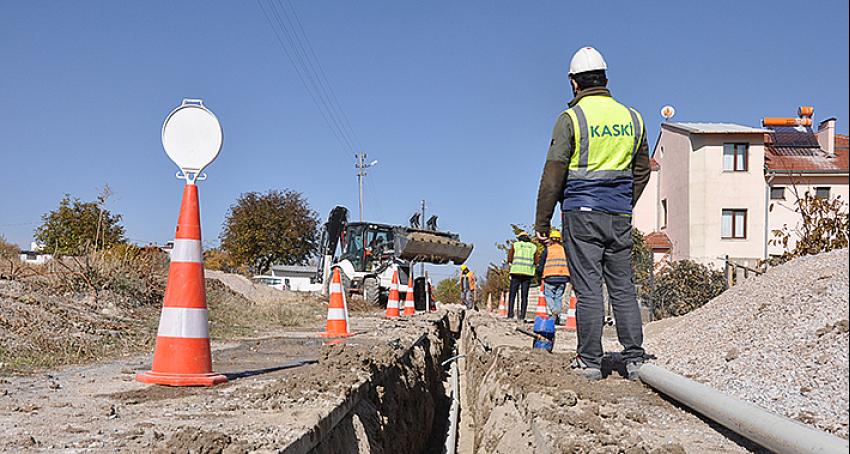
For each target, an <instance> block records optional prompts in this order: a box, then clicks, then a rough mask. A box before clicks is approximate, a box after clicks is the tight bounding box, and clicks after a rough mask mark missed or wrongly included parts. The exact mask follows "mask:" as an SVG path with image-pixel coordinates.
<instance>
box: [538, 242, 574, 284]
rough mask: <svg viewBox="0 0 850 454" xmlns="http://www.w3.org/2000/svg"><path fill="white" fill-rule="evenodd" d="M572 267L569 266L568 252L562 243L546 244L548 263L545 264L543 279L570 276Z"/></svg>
mask: <svg viewBox="0 0 850 454" xmlns="http://www.w3.org/2000/svg"><path fill="white" fill-rule="evenodd" d="M569 275H570V269H569V267H567V252H566V251H564V245H563V244H561V243H552V244H550V245H549V246H546V263H545V264H543V279H546V278H547V277H552V276H569Z"/></svg>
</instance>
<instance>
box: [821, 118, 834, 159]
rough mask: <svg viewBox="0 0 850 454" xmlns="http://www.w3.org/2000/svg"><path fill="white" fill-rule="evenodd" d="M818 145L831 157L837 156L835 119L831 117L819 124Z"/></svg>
mask: <svg viewBox="0 0 850 454" xmlns="http://www.w3.org/2000/svg"><path fill="white" fill-rule="evenodd" d="M817 137H818V144H819V145H820V148H821V150H823V151H825V152H826V154H827V155H829V156H835V117H829V118H827V119H826V120H824V121H822V122H820V124H818V132H817Z"/></svg>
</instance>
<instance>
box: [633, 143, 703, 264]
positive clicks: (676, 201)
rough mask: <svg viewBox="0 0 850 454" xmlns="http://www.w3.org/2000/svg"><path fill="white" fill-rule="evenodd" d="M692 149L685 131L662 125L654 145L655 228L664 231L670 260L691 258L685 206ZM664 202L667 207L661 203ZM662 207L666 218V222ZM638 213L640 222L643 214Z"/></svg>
mask: <svg viewBox="0 0 850 454" xmlns="http://www.w3.org/2000/svg"><path fill="white" fill-rule="evenodd" d="M691 153H692V150H691V141H690V139H689V137H688V135H687V134H684V133H680V132H676V131H671V130H669V129H663V128H662V131H661V136H660V137H659V138H658V144H657V145H656V147H655V155H654V156H653V158H655V160H656V162H658V165H659V166H660V167H661V170H660V171H659V172H655V173H657V174H658V177H657V179H658V180H657V184H658V196H657V200H658V202H657V203H658V205H657V206H658V212H657V219H658V221H657V222H658V229H657V230H659V231H661V232H664V233H666V234H667V237H668V238H670V243H671V244H672V245H673V246H672V250H671V258H672V260H683V259H688V258H690V228H689V226H690V211H689V209H688V205H689V197H690V185H689V181H690V180H689V179H690V178H691V177H692V176H693V175H692V174H691V173H690V165H689V162H688V161H689V159H690V155H691ZM665 206H666V210H665V209H664V207H665ZM665 211H666V218H667V222H666V224H665V222H664V218H665ZM651 214H652V213H648V214H646V215H644V214H643V212H642V213H641V217H642V219H641V220H640V222H641V223H644V222H649V221H644V220H643V217H644V216H651Z"/></svg>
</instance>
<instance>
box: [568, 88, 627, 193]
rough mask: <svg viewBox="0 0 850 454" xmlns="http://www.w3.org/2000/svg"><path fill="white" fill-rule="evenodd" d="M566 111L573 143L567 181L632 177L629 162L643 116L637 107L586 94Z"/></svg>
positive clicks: (609, 98) (612, 99)
mask: <svg viewBox="0 0 850 454" xmlns="http://www.w3.org/2000/svg"><path fill="white" fill-rule="evenodd" d="M566 113H567V115H569V116H570V119H572V123H573V131H574V133H575V144H576V150H575V151H576V152H573V155H572V158H571V159H570V163H569V166H568V176H567V178H568V180H569V179H573V180H608V179H614V178H619V177H630V176H632V161H633V160H634V157H635V154H637V151H638V149H639V148H640V144H641V141H642V140H643V119H642V118H641V116H640V114H639V113H638V112H637V111H636V110H634V109H632V108H630V107H627V106H624V105H623V104H620V103H619V102H617V101H615V100H614V98H612V97H610V96H587V97H585V98H582V99H581V100H580V101H579V102H578V104H576V105H575V106H573V107H572V108H570V109H567V110H566Z"/></svg>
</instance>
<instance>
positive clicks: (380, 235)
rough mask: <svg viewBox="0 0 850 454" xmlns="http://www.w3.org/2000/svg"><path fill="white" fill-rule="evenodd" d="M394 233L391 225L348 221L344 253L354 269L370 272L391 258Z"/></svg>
mask: <svg viewBox="0 0 850 454" xmlns="http://www.w3.org/2000/svg"><path fill="white" fill-rule="evenodd" d="M393 242H394V235H393V229H392V226H389V225H381V224H369V223H358V222H354V223H350V224H348V225H347V226H346V228H345V234H344V237H343V244H344V250H345V254H344V255H343V257H342V258H343V259H348V260H349V261H350V262H351V264H352V265H353V266H354V270H355V271H359V272H371V271H374V270H375V269H377V268H379V267H380V265H381V264H382V263H385V262H386V261H388V260H392V259H393V255H394V253H395V251H394V243H393Z"/></svg>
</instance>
